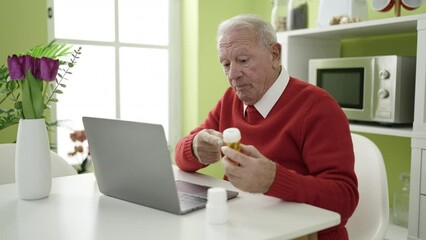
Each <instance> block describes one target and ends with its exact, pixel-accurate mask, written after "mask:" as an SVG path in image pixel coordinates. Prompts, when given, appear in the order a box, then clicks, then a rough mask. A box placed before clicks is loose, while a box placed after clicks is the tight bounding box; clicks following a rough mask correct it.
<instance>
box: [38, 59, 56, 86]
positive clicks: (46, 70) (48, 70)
mask: <svg viewBox="0 0 426 240" xmlns="http://www.w3.org/2000/svg"><path fill="white" fill-rule="evenodd" d="M38 60H39V64H37V66H38V70H39V72H40V75H37V74H36V75H35V77H36V78H37V79H43V80H45V81H53V80H55V79H56V75H57V74H58V70H59V60H53V59H51V58H45V57H43V58H41V59H38Z"/></svg>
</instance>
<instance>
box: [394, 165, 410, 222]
mask: <svg viewBox="0 0 426 240" xmlns="http://www.w3.org/2000/svg"><path fill="white" fill-rule="evenodd" d="M399 180H400V181H401V183H402V189H401V190H399V191H395V192H394V196H393V219H392V221H393V224H395V225H398V226H401V227H404V228H407V227H408V206H409V202H410V173H401V174H400V175H399Z"/></svg>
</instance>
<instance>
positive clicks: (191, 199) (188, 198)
mask: <svg viewBox="0 0 426 240" xmlns="http://www.w3.org/2000/svg"><path fill="white" fill-rule="evenodd" d="M178 195H179V199H180V201H181V203H185V204H191V205H192V204H196V205H198V204H204V203H206V202H207V199H205V198H202V197H198V196H194V195H191V194H188V193H186V192H178Z"/></svg>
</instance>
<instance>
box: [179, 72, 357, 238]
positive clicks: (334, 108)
mask: <svg viewBox="0 0 426 240" xmlns="http://www.w3.org/2000/svg"><path fill="white" fill-rule="evenodd" d="M242 112H243V103H242V102H241V100H240V99H239V98H238V96H237V95H236V94H235V92H234V90H233V89H232V88H229V89H228V90H227V91H226V92H225V94H224V95H223V97H222V98H221V99H220V100H219V102H218V103H217V105H216V106H215V107H214V108H213V109H212V110H211V111H210V113H209V114H208V117H207V119H206V120H205V121H204V123H202V124H201V125H200V126H199V127H198V128H196V129H194V130H193V131H192V132H191V133H190V134H189V135H188V136H186V137H184V138H183V139H181V140H180V141H179V142H178V144H177V146H176V156H175V158H176V164H177V165H178V167H179V168H181V169H182V170H185V171H196V170H198V169H200V168H202V167H204V165H203V164H201V163H200V162H198V160H197V159H196V157H195V156H194V154H193V152H192V139H193V138H194V137H195V135H196V133H197V132H199V131H200V130H202V129H215V130H217V131H220V132H223V130H224V129H226V128H229V127H236V128H239V129H240V131H241V135H242V139H241V142H242V143H244V144H248V145H253V146H255V147H256V148H257V149H258V150H259V151H260V152H261V153H262V154H263V155H264V156H265V157H267V158H269V159H271V160H272V161H274V162H276V163H277V168H276V176H275V180H274V182H273V184H272V186H271V188H270V189H269V191H268V192H266V193H265V194H266V195H270V196H274V197H277V198H281V199H283V200H286V201H294V202H301V203H307V204H310V205H314V206H318V207H321V208H325V209H329V210H331V211H334V212H337V213H339V214H340V216H341V224H340V225H339V226H337V227H333V228H330V229H326V230H324V231H322V232H320V233H319V234H318V238H319V239H320V240H324V239H327V240H328V239H330V240H331V239H348V235H347V231H346V229H345V227H344V225H345V224H346V222H347V220H348V218H349V217H350V216H351V215H352V213H353V211H354V210H355V208H356V206H357V203H358V190H357V178H356V176H355V172H354V153H353V146H352V140H351V136H350V130H349V124H348V120H347V118H346V116H345V115H344V113H343V111H342V110H341V108H340V106H339V105H338V104H337V103H336V101H335V100H334V99H333V98H332V97H330V96H329V95H328V94H327V93H326V92H325V91H323V90H322V89H320V88H317V87H315V86H313V85H311V84H309V83H306V82H303V81H300V80H297V79H294V78H290V81H289V83H288V85H287V87H286V89H285V90H284V92H283V94H282V95H281V97H280V99H279V100H278V101H277V102H276V104H275V105H274V107H273V108H272V110H271V111H270V112H269V114H268V116H267V117H266V118H265V119H262V120H261V121H260V122H259V123H257V124H255V125H250V124H249V123H247V121H246V120H245V119H244V116H243V114H242Z"/></svg>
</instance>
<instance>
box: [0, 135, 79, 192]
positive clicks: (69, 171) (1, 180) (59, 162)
mask: <svg viewBox="0 0 426 240" xmlns="http://www.w3.org/2000/svg"><path fill="white" fill-rule="evenodd" d="M15 149H16V145H15V144H13V143H8V144H0V184H7V183H14V182H15ZM50 160H51V163H52V177H62V176H68V175H76V174H77V171H76V170H75V169H74V168H73V167H72V166H71V165H70V164H69V163H68V162H67V161H66V160H65V159H63V158H62V157H60V156H59V155H58V154H56V153H55V152H52V151H50Z"/></svg>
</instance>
